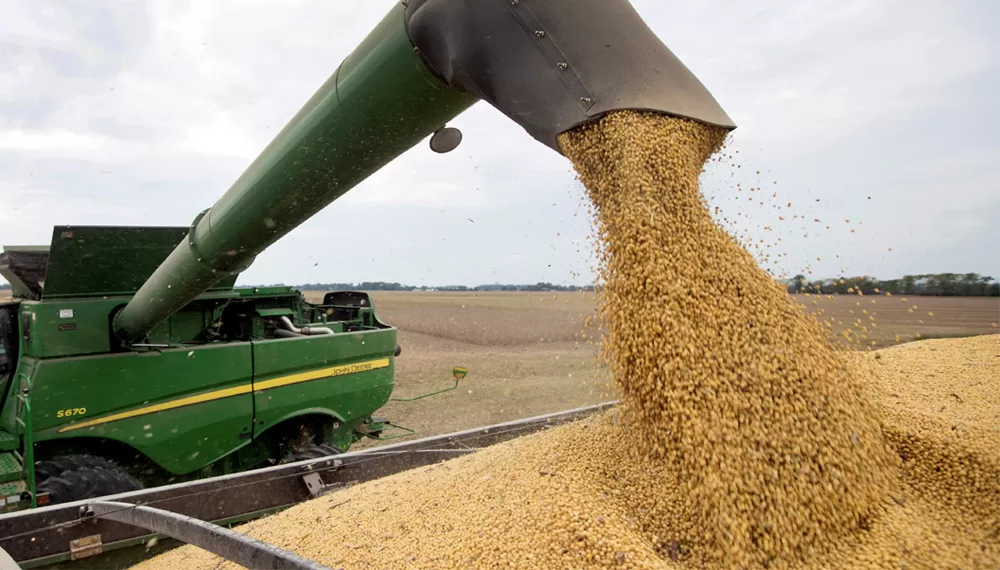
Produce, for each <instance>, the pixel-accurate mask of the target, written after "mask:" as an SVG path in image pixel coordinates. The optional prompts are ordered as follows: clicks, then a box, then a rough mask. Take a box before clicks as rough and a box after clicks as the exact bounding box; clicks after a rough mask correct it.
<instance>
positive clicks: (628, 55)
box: [114, 0, 735, 344]
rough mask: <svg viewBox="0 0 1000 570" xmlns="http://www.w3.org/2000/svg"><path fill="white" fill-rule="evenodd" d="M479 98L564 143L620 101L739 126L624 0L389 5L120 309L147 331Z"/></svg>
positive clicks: (134, 331) (119, 322)
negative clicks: (562, 138)
mask: <svg viewBox="0 0 1000 570" xmlns="http://www.w3.org/2000/svg"><path fill="white" fill-rule="evenodd" d="M479 99H483V100H485V101H487V102H489V103H490V104H491V105H493V106H494V107H496V108H497V109H499V110H500V111H501V112H503V113H504V114H505V115H507V116H508V117H510V118H511V119H512V120H514V121H515V122H517V123H518V124H520V125H521V126H522V127H523V128H524V129H525V130H526V131H527V132H528V133H529V134H530V135H531V136H532V137H534V138H535V139H536V140H538V141H539V142H541V143H543V144H545V145H546V146H548V147H550V148H552V149H554V150H556V151H557V152H560V149H559V148H558V143H557V142H556V139H557V137H558V135H559V134H560V133H562V132H565V131H567V130H569V129H572V128H574V127H576V126H578V125H580V124H582V123H585V122H587V121H591V120H594V119H596V118H599V117H600V116H602V115H604V114H605V113H607V112H609V111H613V110H618V109H638V110H649V111H657V112H662V113H667V114H670V115H675V116H681V117H688V118H691V119H694V120H698V121H702V122H705V123H709V124H713V125H717V126H721V127H724V128H734V127H735V125H734V124H733V123H732V121H731V120H730V119H729V117H728V116H727V115H726V113H725V112H724V111H723V110H722V108H721V107H720V106H719V104H718V103H717V102H716V101H715V99H714V98H713V97H712V96H711V94H710V93H709V92H708V90H707V89H706V88H705V87H704V86H703V85H702V84H701V83H700V82H699V81H698V79H697V78H696V77H695V76H694V75H693V74H692V73H691V72H690V71H689V70H688V69H687V68H686V67H685V66H684V65H683V64H682V63H681V62H680V61H679V60H678V59H677V58H676V57H675V56H674V55H673V54H672V53H671V52H670V50H668V49H667V48H666V46H664V45H663V43H662V42H660V40H659V39H658V38H657V37H656V35H655V34H653V32H652V31H651V30H650V29H649V28H648V27H647V26H646V24H645V23H644V22H643V21H642V19H641V18H640V17H639V15H638V14H637V13H636V12H635V10H634V9H633V8H632V6H631V5H630V4H629V3H628V2H627V1H626V0H517V1H514V0H477V1H476V2H468V1H465V0H409V1H403V2H401V3H399V4H397V5H396V6H394V7H393V9H392V10H390V12H389V13H388V15H386V17H385V18H384V19H383V20H382V21H381V22H380V23H379V24H378V25H377V26H376V27H375V29H374V30H372V32H371V33H370V34H369V35H368V37H367V38H365V39H364V40H363V41H362V42H361V44H360V45H359V46H358V47H357V48H356V49H355V50H354V52H352V53H351V54H350V55H349V56H347V58H346V59H345V60H344V61H343V63H341V65H340V67H339V68H338V69H337V70H336V71H335V72H334V74H333V75H332V76H331V77H330V78H329V79H328V80H327V81H326V82H325V83H324V84H323V85H322V86H321V87H320V88H319V90H318V91H317V92H316V93H315V94H314V95H313V96H312V98H311V99H309V101H308V102H307V103H306V104H305V106H304V107H303V108H302V109H301V110H300V111H299V112H298V113H297V114H296V115H295V116H294V117H293V118H292V120H291V121H290V122H289V123H288V125H286V126H285V128H284V129H282V131H281V132H280V133H279V134H278V135H277V136H276V137H275V139H274V140H273V141H272V142H271V143H270V144H269V145H268V146H267V147H266V148H265V149H264V150H263V151H262V152H261V154H260V155H259V156H258V157H257V158H256V160H254V161H253V163H252V164H250V166H249V167H248V168H247V170H246V171H245V172H244V173H243V174H242V175H241V176H240V177H239V178H238V179H237V180H236V182H235V183H234V184H233V185H232V186H231V187H230V188H229V190H228V191H227V192H226V193H225V194H224V195H223V196H222V198H220V199H219V200H218V201H217V202H216V203H215V205H213V206H212V207H211V208H210V209H208V210H206V211H204V212H202V213H201V214H199V215H198V217H197V218H196V219H195V221H194V223H192V224H191V229H190V231H189V233H188V236H187V238H186V239H184V240H183V241H182V242H181V243H180V244H179V245H178V246H177V248H176V249H175V250H174V251H173V252H172V253H171V254H170V255H169V256H168V257H167V259H166V260H164V262H163V263H162V264H161V265H160V266H159V267H158V268H157V269H156V271H154V272H153V274H152V275H151V276H150V278H149V279H148V280H147V281H146V282H145V283H144V284H143V285H142V287H140V288H139V290H138V292H137V293H136V294H135V296H134V297H133V298H132V300H131V301H130V302H129V303H128V305H126V306H125V307H124V308H123V309H122V310H121V311H119V312H118V314H117V315H116V316H115V319H114V331H115V334H116V335H117V336H118V337H119V338H120V339H121V340H122V341H123V342H124V343H126V344H127V343H130V342H134V341H137V340H140V339H142V338H143V337H144V336H145V335H147V334H148V333H149V331H151V330H152V329H153V328H154V327H156V326H157V325H158V324H160V323H162V322H163V321H164V320H166V319H167V318H169V317H170V316H171V315H172V314H174V313H175V312H177V311H179V310H180V309H182V308H183V307H184V306H185V305H187V304H188V303H189V302H191V301H192V300H193V299H195V298H196V297H198V296H199V295H200V294H202V293H204V292H205V291H207V290H208V289H210V288H211V287H212V286H213V285H214V284H216V283H218V282H219V281H220V280H221V279H222V278H223V277H225V276H227V275H232V274H233V273H238V272H241V271H243V270H244V269H246V268H247V267H249V266H250V264H251V263H252V262H253V260H254V258H255V257H256V256H257V255H258V254H259V253H260V252H262V251H264V249H266V248H267V247H268V246H270V245H271V244H273V243H274V242H276V241H277V240H278V239H280V238H281V237H282V236H284V235H285V234H287V233H288V232H290V231H291V230H293V229H294V228H295V227H297V226H298V225H300V224H302V223H303V222H305V221H306V220H307V219H309V218H310V217H312V216H313V215H314V214H316V213H317V212H319V211H320V210H322V209H323V208H325V207H326V206H327V205H329V204H330V203H331V202H333V201H334V200H336V199H337V198H339V197H340V196H342V195H343V194H344V193H345V192H347V191H348V190H350V189H351V188H353V187H354V186H356V185H357V184H358V183H360V182H361V181H363V180H364V179H366V178H367V177H368V176H370V175H371V174H372V173H374V172H375V171H377V170H378V169H380V168H381V167H383V166H385V165H386V164H388V163H389V162H390V161H392V160H393V159H394V158H396V157H397V156H399V155H400V154H402V153H403V152H405V151H406V150H408V149H409V148H411V147H413V146H414V145H416V144H418V143H419V142H420V141H422V140H424V139H425V138H426V137H428V136H429V135H431V134H432V133H434V132H435V131H437V130H438V129H440V128H442V127H444V126H445V125H446V124H447V122H448V121H450V120H451V119H453V118H454V117H456V116H457V115H459V114H460V113H462V112H463V111H465V110H466V109H467V108H468V107H469V106H471V105H472V104H473V103H475V102H476V101H477V100H479Z"/></svg>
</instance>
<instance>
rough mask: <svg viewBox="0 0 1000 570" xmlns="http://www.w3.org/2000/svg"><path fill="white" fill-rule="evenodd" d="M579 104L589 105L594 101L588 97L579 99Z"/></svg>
mask: <svg viewBox="0 0 1000 570" xmlns="http://www.w3.org/2000/svg"><path fill="white" fill-rule="evenodd" d="M580 102H581V103H583V104H584V105H590V104H591V103H593V102H594V100H593V99H591V98H590V97H580Z"/></svg>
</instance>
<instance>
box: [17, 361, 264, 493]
mask: <svg viewBox="0 0 1000 570" xmlns="http://www.w3.org/2000/svg"><path fill="white" fill-rule="evenodd" d="M251 360H252V358H251V345H250V343H227V344H217V345H207V346H198V347H190V348H180V349H169V350H163V351H161V352H155V351H154V352H149V353H125V354H114V355H103V356H89V357H80V358H60V359H51V360H43V361H39V362H38V363H37V364H36V366H35V370H34V377H33V382H34V389H33V393H32V406H33V408H34V417H33V419H34V424H35V434H36V435H35V438H36V441H45V440H49V439H57V438H60V439H61V438H75V437H100V438H107V439H111V440H115V441H120V442H122V443H125V444H128V445H130V446H132V447H134V448H136V449H137V450H139V451H140V452H141V453H143V454H145V455H146V456H148V457H149V458H151V459H152V460H153V461H155V462H156V463H158V464H159V465H161V466H162V467H163V468H165V469H167V470H168V471H170V472H172V473H177V474H183V473H189V472H192V471H194V470H197V469H199V468H201V467H203V466H205V465H208V464H209V463H211V462H213V461H215V460H216V459H218V458H220V457H222V456H223V455H226V454H228V453H229V452H231V451H232V450H234V449H236V448H238V447H240V446H242V445H244V444H245V443H246V442H248V441H249V437H248V435H249V433H250V426H251V421H252V416H253V402H252V397H251V394H250V382H251V376H252V368H251V366H252V362H251ZM227 390H228V392H227ZM181 404H183V405H181ZM172 406H177V407H172ZM60 412H61V414H60ZM67 414H69V415H68V416H67ZM118 414H126V415H128V414H133V415H132V416H131V417H121V418H120V419H115V416H116V415H118ZM5 415H7V414H6V412H5ZM60 416H62V417H60ZM88 422H100V423H97V424H96V425H89V426H88V425H87V423H88ZM77 425H79V426H86V427H81V428H79V429H74V427H75V426H77Z"/></svg>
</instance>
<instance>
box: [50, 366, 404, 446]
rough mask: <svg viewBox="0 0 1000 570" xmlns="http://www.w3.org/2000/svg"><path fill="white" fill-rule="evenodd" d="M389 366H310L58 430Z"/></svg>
mask: <svg viewBox="0 0 1000 570" xmlns="http://www.w3.org/2000/svg"><path fill="white" fill-rule="evenodd" d="M388 366H389V359H388V358H379V359H377V360H369V361H368V362H356V363H354V364H344V365H341V366H332V367H330V368H320V369H318V370H310V371H308V372H299V373H298V374H290V375H288V376H281V377H278V378H272V379H270V380H264V381H263V382H257V383H255V384H243V385H242V386H234V387H232V388H224V389H222V390H213V391H211V392H205V393H204V394H198V395H195V396H186V397H184V398H178V399H176V400H169V401H167V402H163V403H160V404H153V405H152V406H144V407H142V408H136V409H134V410H129V411H127V412H119V413H117V414H111V415H110V416H104V417H102V418H95V419H92V420H87V421H83V422H77V423H73V424H70V425H67V426H64V427H63V428H61V429H60V430H59V433H63V432H67V431H73V430H77V429H83V428H88V427H91V426H96V425H101V424H106V423H108V422H116V421H118V420H125V419H128V418H134V417H136V416H144V415H146V414H152V413H156V412H162V411H164V410H172V409H174V408H180V407H183V406H190V405H192V404H201V403H203V402H210V401H212V400H220V399H222V398H229V397H231V396H239V395H241V394H248V393H250V392H260V391H261V390H268V389H271V388H280V387H281V386H288V385H291V384H298V383H300V382H309V381H310V380H319V379H321V378H331V377H334V376H344V375H345V374H356V373H358V372H368V371H369V370H377V369H379V368H387V367H388Z"/></svg>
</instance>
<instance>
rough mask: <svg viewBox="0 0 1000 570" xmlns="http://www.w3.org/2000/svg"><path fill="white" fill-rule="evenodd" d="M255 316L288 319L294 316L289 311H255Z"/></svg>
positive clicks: (293, 312)
mask: <svg viewBox="0 0 1000 570" xmlns="http://www.w3.org/2000/svg"><path fill="white" fill-rule="evenodd" d="M257 314H258V315H260V316H262V317H282V316H284V317H290V316H292V315H294V314H295V311H293V310H291V309H284V308H282V309H257Z"/></svg>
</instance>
